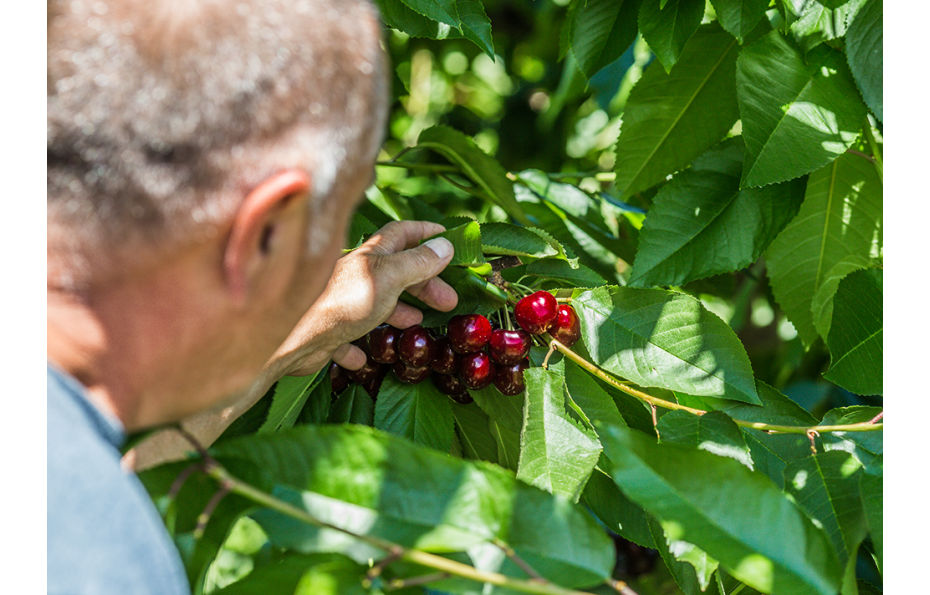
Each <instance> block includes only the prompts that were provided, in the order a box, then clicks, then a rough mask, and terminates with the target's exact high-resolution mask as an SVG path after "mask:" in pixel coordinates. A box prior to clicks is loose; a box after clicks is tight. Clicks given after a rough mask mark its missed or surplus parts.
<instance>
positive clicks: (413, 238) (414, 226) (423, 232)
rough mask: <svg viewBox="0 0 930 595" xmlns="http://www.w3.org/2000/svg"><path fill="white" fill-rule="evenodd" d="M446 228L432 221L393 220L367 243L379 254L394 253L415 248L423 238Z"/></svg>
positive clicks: (366, 243)
mask: <svg viewBox="0 0 930 595" xmlns="http://www.w3.org/2000/svg"><path fill="white" fill-rule="evenodd" d="M445 230H446V228H445V227H443V226H442V225H440V224H438V223H433V222H431V221H391V222H390V223H388V224H387V225H385V226H384V227H382V228H381V229H379V230H378V231H377V232H375V233H374V234H373V235H372V236H371V237H370V238H368V241H366V242H365V245H366V246H368V247H369V248H370V249H371V250H372V251H373V252H376V253H379V254H393V253H395V252H400V251H401V250H406V249H407V248H413V247H414V246H416V245H417V244H419V243H420V241H421V240H423V239H425V238H428V237H430V236H434V235H436V234H437V233H442V232H444V231H445Z"/></svg>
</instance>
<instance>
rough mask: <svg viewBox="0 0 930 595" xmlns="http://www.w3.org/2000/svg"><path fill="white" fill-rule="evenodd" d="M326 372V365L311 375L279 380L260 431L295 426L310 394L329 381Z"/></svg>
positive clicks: (272, 430)
mask: <svg viewBox="0 0 930 595" xmlns="http://www.w3.org/2000/svg"><path fill="white" fill-rule="evenodd" d="M326 372H327V368H326V367H324V368H323V369H322V370H320V371H318V372H317V373H316V374H311V375H310V376H285V377H284V378H282V379H280V380H278V382H277V383H276V384H275V387H274V392H273V393H272V395H271V408H270V409H269V410H268V417H267V418H266V419H265V422H264V423H263V424H262V425H261V427H260V428H258V433H259V434H264V433H266V432H277V431H280V430H283V429H286V428H289V427H291V426H293V425H294V424H295V423H296V422H297V418H298V416H299V415H300V411H301V409H303V406H304V404H305V403H306V402H307V399H308V398H309V396H310V394H311V393H312V392H313V391H314V390H315V389H316V388H317V387H318V386H320V385H321V384H322V383H323V382H324V381H326V382H327V383H328V382H329V374H327V373H326Z"/></svg>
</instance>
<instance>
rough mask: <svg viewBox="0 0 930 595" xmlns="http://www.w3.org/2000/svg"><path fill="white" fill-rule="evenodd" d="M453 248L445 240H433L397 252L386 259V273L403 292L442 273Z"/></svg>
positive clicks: (452, 252)
mask: <svg viewBox="0 0 930 595" xmlns="http://www.w3.org/2000/svg"><path fill="white" fill-rule="evenodd" d="M454 253H455V248H453V247H452V242H450V241H449V240H447V239H446V238H433V239H431V240H427V241H426V242H423V244H421V245H420V246H417V247H416V248H411V249H409V250H404V251H403V252H397V253H396V254H392V255H390V256H388V257H387V259H386V260H387V263H386V265H387V268H388V269H389V270H388V271H387V273H388V274H389V275H390V277H391V279H392V280H393V281H394V282H395V283H396V284H397V287H398V289H400V290H401V291H403V290H404V289H406V288H408V287H410V286H411V285H416V284H417V283H422V282H424V281H427V280H429V279H432V278H433V277H435V276H436V275H438V274H439V273H441V272H442V270H443V269H444V268H446V265H448V264H449V261H451V260H452V255H453V254H454Z"/></svg>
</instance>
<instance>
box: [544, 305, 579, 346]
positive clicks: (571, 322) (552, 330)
mask: <svg viewBox="0 0 930 595" xmlns="http://www.w3.org/2000/svg"><path fill="white" fill-rule="evenodd" d="M549 334H550V335H552V338H553V339H555V340H556V341H558V342H559V343H561V344H562V345H565V346H566V347H571V346H572V345H574V344H575V343H577V342H578V339H580V338H581V322H580V321H579V320H578V314H576V313H575V309H574V308H572V307H571V306H569V305H568V304H559V307H558V310H557V312H556V316H555V320H553V321H552V324H550V325H549Z"/></svg>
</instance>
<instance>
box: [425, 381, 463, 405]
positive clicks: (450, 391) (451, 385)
mask: <svg viewBox="0 0 930 595" xmlns="http://www.w3.org/2000/svg"><path fill="white" fill-rule="evenodd" d="M432 378H433V384H435V385H436V388H438V389H439V392H441V393H442V394H444V395H449V396H450V397H452V398H453V399H455V401H456V402H458V403H462V402H463V401H462V400H461V399H465V398H466V397H467V398H468V399H469V402H470V400H471V397H470V396H469V395H468V390H467V389H466V388H465V385H464V384H462V381H461V380H459V379H458V377H457V376H450V375H448V374H433V376H432Z"/></svg>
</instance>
